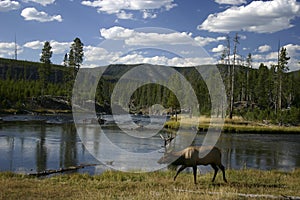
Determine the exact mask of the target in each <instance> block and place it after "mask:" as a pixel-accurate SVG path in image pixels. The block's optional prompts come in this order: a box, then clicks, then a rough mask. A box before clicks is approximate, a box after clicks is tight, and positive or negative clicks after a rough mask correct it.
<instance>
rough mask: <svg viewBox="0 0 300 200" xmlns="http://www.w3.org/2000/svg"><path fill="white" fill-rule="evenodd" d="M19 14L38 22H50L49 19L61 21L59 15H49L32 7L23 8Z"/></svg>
mask: <svg viewBox="0 0 300 200" xmlns="http://www.w3.org/2000/svg"><path fill="white" fill-rule="evenodd" d="M21 16H22V17H24V19H25V20H28V21H30V20H36V21H39V22H50V21H58V22H61V21H62V17H61V15H54V16H50V15H48V13H46V12H43V11H38V10H36V9H35V8H33V7H29V8H25V9H24V10H22V12H21Z"/></svg>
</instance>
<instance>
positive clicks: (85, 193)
mask: <svg viewBox="0 0 300 200" xmlns="http://www.w3.org/2000/svg"><path fill="white" fill-rule="evenodd" d="M174 174H175V172H174V171H165V172H151V173H124V172H113V171H107V172H105V173H103V174H102V175H95V176H90V175H86V174H71V175H59V176H54V177H51V178H43V179H38V178H32V177H29V176H25V175H17V174H13V173H0V191H1V193H0V199H247V198H249V197H250V195H252V197H253V198H252V199H266V197H270V196H269V195H272V197H278V198H282V197H283V196H300V184H299V183H300V169H297V170H294V171H292V172H280V171H260V170H227V179H228V183H227V184H226V183H224V182H223V181H222V180H221V175H220V174H218V176H217V179H216V181H215V183H214V184H213V183H211V177H212V173H208V174H204V175H199V174H198V184H197V185H194V184H193V178H192V174H191V173H181V174H180V175H179V176H178V179H177V180H176V181H175V182H174V181H173V180H172V179H173V176H174Z"/></svg>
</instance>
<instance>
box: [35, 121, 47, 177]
mask: <svg viewBox="0 0 300 200" xmlns="http://www.w3.org/2000/svg"><path fill="white" fill-rule="evenodd" d="M40 128H41V129H40V135H39V137H40V138H39V140H38V142H37V143H36V154H35V155H36V171H37V172H41V171H44V170H46V168H47V147H46V146H45V141H46V139H45V138H46V127H45V125H44V124H41V127H40Z"/></svg>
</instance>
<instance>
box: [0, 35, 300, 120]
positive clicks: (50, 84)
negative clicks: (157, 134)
mask: <svg viewBox="0 0 300 200" xmlns="http://www.w3.org/2000/svg"><path fill="white" fill-rule="evenodd" d="M233 41H234V45H233V50H232V51H231V50H230V41H229V38H228V41H227V42H228V45H227V48H226V49H225V50H224V52H223V54H222V55H221V58H220V60H221V62H220V64H218V65H217V66H218V69H219V71H220V73H221V76H222V78H223V82H224V85H225V87H226V92H227V104H228V110H227V113H225V114H226V115H227V116H228V117H232V116H233V115H238V116H242V117H243V118H245V119H249V120H268V121H270V122H272V123H279V124H295V123H299V121H300V109H299V108H300V91H299V90H298V88H300V71H295V72H289V69H288V61H289V59H290V58H289V57H288V52H287V50H286V48H284V47H282V48H281V49H280V50H279V52H278V62H277V63H274V65H272V66H270V67H268V66H265V65H264V64H263V63H262V64H261V65H260V67H259V68H258V69H254V68H252V56H251V54H248V56H247V59H246V63H245V64H241V63H238V62H237V45H238V44H239V37H238V34H236V35H235V38H234V40H233ZM51 49H52V47H51V44H50V43H49V42H48V41H46V42H45V44H44V47H43V49H42V54H41V58H40V62H41V63H42V64H38V63H32V62H26V61H14V60H7V61H5V62H4V61H3V60H4V59H1V60H2V61H3V62H2V61H1V62H2V63H4V64H2V65H1V62H0V67H3V70H2V75H1V71H0V75H1V79H0V94H1V96H0V103H1V107H2V108H9V107H14V106H16V105H17V106H21V105H22V104H24V102H25V101H26V99H28V98H32V97H37V96H43V95H57V96H65V97H67V98H69V99H70V98H71V96H72V93H71V92H72V86H73V83H74V80H75V77H76V74H77V72H78V70H79V69H80V66H81V64H82V62H83V56H84V52H83V43H82V42H81V40H80V39H79V38H75V39H74V41H73V43H72V45H71V46H70V52H69V53H68V54H65V57H64V64H63V66H57V65H53V64H52V62H51V57H52V51H51ZM230 52H233V58H232V56H231V53H230ZM9 63H10V64H9ZM16 66H19V68H20V69H18V71H17V72H13V70H15V69H16V68H17V67H16ZM20 66H23V68H22V67H20ZM30 66H36V67H35V68H30ZM136 66H137V65H111V66H108V68H107V70H106V71H105V73H104V74H103V76H102V77H101V79H100V81H99V83H98V88H97V92H96V101H97V102H98V103H99V104H100V105H102V106H107V105H109V104H110V103H111V95H112V92H113V90H114V87H115V85H116V83H117V82H118V79H119V78H120V77H121V76H122V74H124V73H126V72H127V71H129V70H131V69H132V68H134V67H136ZM208 67H209V66H208ZM21 68H22V69H21ZM174 69H175V70H177V71H178V72H180V73H181V74H182V75H183V76H184V77H185V78H186V79H187V80H188V81H189V83H190V84H191V85H192V87H193V90H194V91H195V94H196V96H197V99H198V102H199V111H200V113H201V114H206V115H220V114H222V113H219V112H215V111H213V112H214V113H212V111H211V99H210V95H209V92H208V89H207V86H206V83H205V82H204V81H203V79H202V77H201V75H200V74H199V72H198V71H197V70H196V69H194V68H190V67H188V68H176V67H174ZM29 74H30V75H29ZM211 78H212V79H213V78H214V77H211ZM170 80H171V81H173V82H174V83H173V84H175V85H176V84H177V85H176V87H177V90H178V91H179V93H183V90H184V89H183V88H182V87H181V86H180V84H178V83H180V81H179V80H178V77H176V76H175V75H174V76H173V77H172V78H171V79H170ZM82 84H84V83H82ZM126 87H128V88H130V87H136V86H135V85H134V83H132V82H130V81H128V83H127V84H126V86H125V88H126ZM126 91H128V90H126V89H124V91H122V92H124V94H122V92H121V94H119V97H120V98H119V102H121V103H122V102H126V99H124V98H125V96H126V95H125V93H126ZM87 92H88V91H87ZM91 96H93V95H92V94H91ZM187 98H188V97H187ZM187 101H188V100H187ZM129 102H130V103H129V105H122V106H124V107H128V108H129V109H130V110H131V112H139V111H140V110H145V109H147V108H149V107H151V106H152V105H154V104H161V105H163V106H164V107H165V108H170V110H172V111H171V112H174V111H182V110H189V109H190V108H189V106H188V105H180V104H179V101H178V99H177V97H176V95H175V94H174V93H173V92H172V91H171V90H170V89H168V88H167V87H164V86H162V85H159V84H154V83H152V84H146V85H144V86H142V87H139V88H137V89H136V91H135V92H134V93H133V94H132V96H131V97H130V101H129ZM223 114H224V113H223Z"/></svg>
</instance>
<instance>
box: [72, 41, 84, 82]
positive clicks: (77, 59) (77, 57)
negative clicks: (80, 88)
mask: <svg viewBox="0 0 300 200" xmlns="http://www.w3.org/2000/svg"><path fill="white" fill-rule="evenodd" d="M83 56H84V52H83V43H82V42H81V40H80V39H79V38H78V37H77V38H75V39H74V41H73V43H72V45H71V49H70V53H69V66H70V67H73V68H74V77H75V75H76V73H77V72H78V71H79V68H80V65H81V64H82V62H83Z"/></svg>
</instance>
